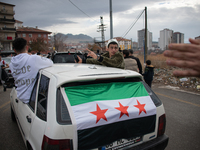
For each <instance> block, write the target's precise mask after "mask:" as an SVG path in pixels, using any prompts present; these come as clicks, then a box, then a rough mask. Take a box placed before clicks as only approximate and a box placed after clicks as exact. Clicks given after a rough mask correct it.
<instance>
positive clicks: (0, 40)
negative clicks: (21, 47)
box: [0, 36, 15, 42]
mask: <svg viewBox="0 0 200 150" xmlns="http://www.w3.org/2000/svg"><path fill="white" fill-rule="evenodd" d="M14 40H15V37H12V36H7V37H2V38H0V42H12V41H14Z"/></svg>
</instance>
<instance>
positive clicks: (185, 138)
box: [0, 85, 200, 150]
mask: <svg viewBox="0 0 200 150" xmlns="http://www.w3.org/2000/svg"><path fill="white" fill-rule="evenodd" d="M152 89H153V90H154V91H155V92H156V94H157V95H158V97H159V98H160V99H161V100H162V102H163V104H164V107H165V111H166V117H167V126H166V134H167V135H168V136H169V138H170V139H169V144H168V147H167V148H166V150H199V149H200V143H199V139H200V117H199V116H200V99H199V98H200V95H196V94H190V93H185V92H180V91H174V90H171V89H166V88H160V87H159V86H155V85H154V86H153V87H152ZM10 90H11V89H7V91H6V92H3V88H2V86H0V114H1V115H0V139H1V140H0V150H25V145H24V143H23V140H22V137H21V134H20V131H19V129H18V127H17V124H16V123H13V122H12V121H11V118H10V103H9V93H10Z"/></svg>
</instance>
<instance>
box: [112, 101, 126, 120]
mask: <svg viewBox="0 0 200 150" xmlns="http://www.w3.org/2000/svg"><path fill="white" fill-rule="evenodd" d="M128 107H129V106H123V105H122V104H121V103H120V102H119V107H115V109H117V110H119V111H121V114H120V117H119V118H121V117H122V116H123V115H124V114H125V115H127V116H128V117H129V114H128V112H127V109H128Z"/></svg>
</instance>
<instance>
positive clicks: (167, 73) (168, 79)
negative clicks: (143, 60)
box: [152, 68, 200, 94]
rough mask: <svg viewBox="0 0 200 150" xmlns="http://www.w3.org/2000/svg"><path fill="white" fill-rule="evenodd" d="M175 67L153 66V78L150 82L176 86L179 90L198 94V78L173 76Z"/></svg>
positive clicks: (199, 87) (199, 88) (199, 89)
mask: <svg viewBox="0 0 200 150" xmlns="http://www.w3.org/2000/svg"><path fill="white" fill-rule="evenodd" d="M175 69H176V68H168V69H163V68H155V69H154V79H153V83H152V84H162V85H166V86H167V85H169V86H172V87H178V88H179V89H181V90H185V91H190V92H195V93H199V94H200V78H195V77H185V78H183V77H180V78H178V77H175V76H173V74H172V72H173V70H175Z"/></svg>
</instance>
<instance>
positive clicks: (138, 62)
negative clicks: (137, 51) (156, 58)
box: [129, 56, 142, 74]
mask: <svg viewBox="0 0 200 150" xmlns="http://www.w3.org/2000/svg"><path fill="white" fill-rule="evenodd" d="M129 57H130V58H132V59H135V60H136V61H137V65H138V69H139V73H140V74H142V65H141V63H140V60H139V58H137V57H134V56H129Z"/></svg>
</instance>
